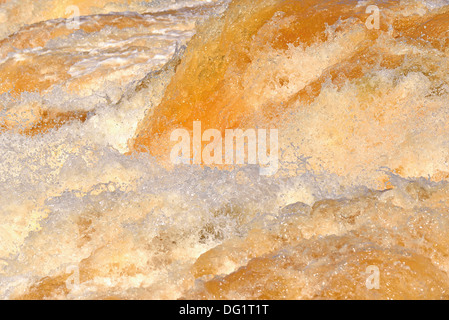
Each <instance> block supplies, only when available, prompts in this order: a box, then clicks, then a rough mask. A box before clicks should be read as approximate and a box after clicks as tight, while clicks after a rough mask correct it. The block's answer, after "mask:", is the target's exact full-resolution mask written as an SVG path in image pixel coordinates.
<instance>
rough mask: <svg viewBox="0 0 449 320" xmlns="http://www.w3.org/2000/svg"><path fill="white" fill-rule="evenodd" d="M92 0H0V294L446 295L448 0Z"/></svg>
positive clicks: (448, 257)
mask: <svg viewBox="0 0 449 320" xmlns="http://www.w3.org/2000/svg"><path fill="white" fill-rule="evenodd" d="M108 2H109V1H93V2H91V1H89V2H88V1H68V0H67V1H59V2H57V3H56V2H55V1H52V0H42V1H34V2H33V3H32V4H31V2H30V3H28V2H26V1H25V2H23V1H22V2H19V1H15V0H8V1H0V21H2V23H3V24H2V27H1V29H0V37H2V39H1V40H0V80H1V81H0V94H1V95H0V106H1V107H2V109H1V111H0V132H1V133H0V173H1V174H0V199H1V200H0V201H1V209H0V210H1V215H0V258H1V259H0V295H1V297H2V298H3V299H67V298H68V299H75V298H81V299H90V298H94V299H110V298H113V299H117V298H118V299H148V298H149V299H179V298H184V299H446V298H448V297H449V296H448V292H447V291H448V290H449V278H448V272H449V242H448V240H447V239H449V234H448V230H449V215H448V214H447V212H448V206H449V203H447V201H448V199H449V198H448V197H449V184H448V182H447V178H448V174H449V169H448V161H449V159H448V157H449V154H448V151H447V150H449V149H448V148H449V139H448V138H447V134H446V133H447V131H448V130H447V129H448V124H449V115H448V110H449V102H448V101H449V99H448V96H449V42H448V36H449V3H448V2H447V1H444V0H440V1H439V0H433V1H432V0H429V1H424V0H420V1H393V0H390V1H382V2H377V1H354V0H345V1H336V0H335V1H334V0H328V1H320V0H304V1H296V0H295V1H294V0H262V1H249V0H232V1H212V2H209V1H193V0H192V1H174V2H172V1H166V2H164V1H158V2H157V1H155V2H154V3H153V2H148V3H146V4H145V3H143V2H140V1H131V0H130V1H115V2H114V3H112V4H111V3H108ZM27 5H28V6H33V8H34V9H33V10H29V7H27ZM370 5H376V6H377V8H378V10H379V26H378V28H377V27H374V28H370V27H369V26H370V25H369V23H368V22H369V21H370V19H371V18H372V17H373V16H372V15H373V12H372V11H371V12H367V10H366V9H367V7H368V6H370ZM69 6H72V7H71V8H72V9H73V6H76V8H78V9H79V11H80V14H81V17H80V18H79V26H78V28H75V29H73V28H71V24H70V23H71V21H72V20H71V11H67V8H68V7H69ZM367 21H368V22H367ZM192 36H193V37H192ZM194 121H201V124H202V126H203V128H204V129H217V130H219V131H220V132H221V133H222V134H223V135H224V134H225V129H236V128H241V129H251V128H271V129H277V130H278V133H279V170H278V171H277V173H276V174H275V175H272V176H261V175H260V174H259V170H258V166H257V165H250V166H246V165H243V166H237V167H229V166H226V167H223V166H217V167H213V166H212V167H208V166H205V165H201V166H188V165H184V166H174V165H173V164H172V162H171V160H170V150H171V149H172V148H173V145H174V142H172V141H170V135H171V133H172V132H173V131H174V130H176V129H181V128H185V129H187V130H188V131H189V132H192V130H193V127H192V126H193V123H194ZM369 270H377V271H378V278H377V279H378V280H379V281H378V284H379V286H378V287H377V286H376V287H375V288H373V287H370V285H369V283H370V281H371V280H372V279H373V278H372V277H371V276H372V274H371V273H370V271H369Z"/></svg>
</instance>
